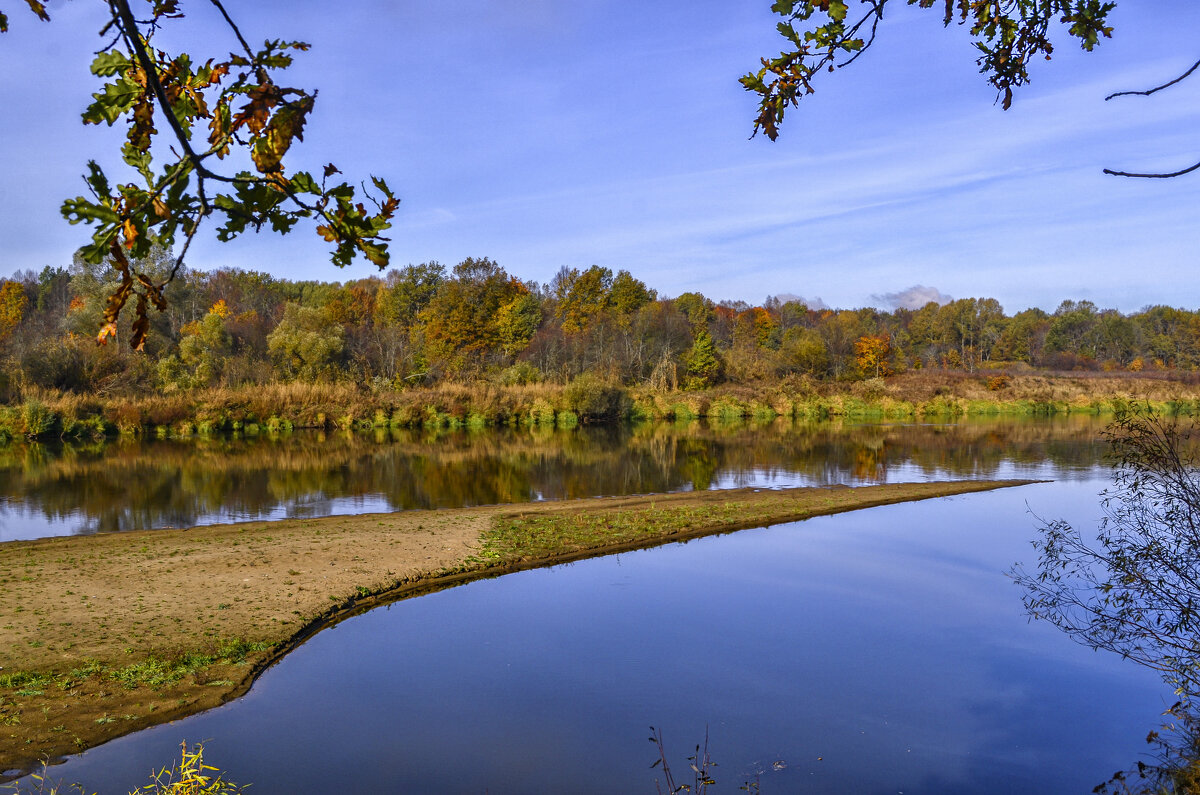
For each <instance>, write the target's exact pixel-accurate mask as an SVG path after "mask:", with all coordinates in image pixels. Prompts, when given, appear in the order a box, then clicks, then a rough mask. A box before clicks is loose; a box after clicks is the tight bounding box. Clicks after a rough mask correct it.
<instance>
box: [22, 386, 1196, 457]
mask: <svg viewBox="0 0 1200 795" xmlns="http://www.w3.org/2000/svg"><path fill="white" fill-rule="evenodd" d="M1191 375H1192V374H1188V373H1176V372H1173V371H1155V372H1147V373H1140V374H1136V375H1134V374H1120V375H1117V374H1109V373H1045V372H1005V371H990V370H989V371H981V372H976V373H965V372H961V371H914V372H910V373H905V374H902V375H897V376H892V377H889V378H886V379H885V378H870V379H867V380H864V381H852V382H820V381H814V380H812V379H809V378H807V377H788V378H784V379H782V380H779V381H774V382H756V383H752V384H724V385H721V386H717V387H714V388H711V389H703V390H666V389H663V390H655V389H651V388H648V387H644V386H641V387H637V386H634V387H627V386H622V385H619V384H613V383H608V382H604V381H602V380H600V379H598V378H596V377H594V376H588V375H585V376H581V377H579V378H577V379H575V380H574V381H571V382H569V383H566V384H553V383H536V384H515V385H505V384H499V383H493V382H489V381H478V382H468V383H444V384H441V385H439V386H435V387H426V388H411V389H403V390H394V389H391V388H390V387H389V388H382V389H368V388H365V387H363V386H359V385H355V384H348V383H330V384H326V383H317V384H308V383H299V382H293V383H274V384H263V385H259V386H253V387H243V388H240V389H225V388H214V389H197V390H190V391H181V390H177V391H174V392H170V393H165V394H150V395H146V394H143V393H138V394H135V395H103V396H100V395H81V394H75V393H58V392H51V391H47V390H38V389H31V390H26V392H25V394H24V395H23V396H22V398H21V399H20V400H19V401H18V402H16V403H14V404H11V405H7V406H0V442H2V441H3V440H5V439H9V438H13V437H27V438H31V439H49V438H68V439H89V438H99V437H102V436H114V435H118V434H121V435H130V436H140V437H161V438H166V437H190V436H197V435H199V436H206V435H210V434H219V433H229V432H235V433H241V434H244V435H257V434H277V433H284V432H287V431H290V430H292V429H295V428H320V429H327V430H328V429H334V428H340V429H345V430H350V429H354V430H365V429H381V428H382V429H387V428H484V427H489V426H491V427H497V426H516V427H530V426H533V427H552V428H573V427H575V426H577V425H579V424H580V423H599V422H609V423H611V422H628V421H631V422H638V421H657V420H671V421H690V420H694V419H700V418H703V419H706V420H707V421H708V422H710V423H718V424H719V423H729V422H740V421H742V420H751V421H755V422H768V421H771V420H775V419H778V418H785V419H808V420H824V419H829V418H838V417H844V418H848V419H901V420H912V419H919V420H924V419H936V420H945V419H954V418H958V417H973V416H1001V415H1012V416H1032V415H1043V416H1044V415H1056V414H1080V413H1082V414H1093V415H1095V414H1108V413H1112V412H1114V411H1116V410H1117V409H1118V408H1120V407H1122V406H1124V405H1127V404H1128V403H1129V402H1131V401H1139V402H1143V403H1149V404H1150V405H1151V406H1153V407H1154V408H1155V409H1156V410H1157V411H1161V412H1164V413H1170V414H1196V413H1200V383H1195V382H1194V380H1195V379H1190V378H1189V377H1190V376H1191Z"/></svg>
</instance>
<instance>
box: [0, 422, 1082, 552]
mask: <svg viewBox="0 0 1200 795" xmlns="http://www.w3.org/2000/svg"><path fill="white" fill-rule="evenodd" d="M1102 427H1103V423H1102V421H1100V420H1097V419H1095V418H1092V417H1068V418H1059V419H1054V420H1030V419H1002V420H1001V419H997V420H988V421H970V422H962V423H958V424H953V425H932V424H931V425H900V424H851V423H821V424H804V423H797V424H793V423H790V422H786V423H785V422H777V423H773V424H769V425H758V426H753V425H733V426H724V427H722V426H710V425H707V424H703V423H699V422H694V423H691V424H661V425H644V426H639V427H635V428H628V427H613V428H590V427H588V428H578V429H575V430H571V431H546V430H544V429H543V430H540V431H536V432H534V431H529V430H512V429H500V430H494V431H492V430H490V431H486V432H468V431H462V432H445V431H441V432H421V431H408V430H404V431H375V432H371V433H366V434H351V433H336V434H329V435H326V434H319V433H296V434H293V435H287V436H284V437H280V438H268V437H259V438H250V439H234V438H226V439H196V440H184V441H176V440H151V441H134V440H130V439H118V440H114V441H112V442H110V443H107V444H105V443H99V444H90V445H86V446H74V445H69V444H54V445H51V444H19V443H17V444H12V445H9V446H8V447H5V448H2V449H0V497H2V498H4V499H7V500H8V501H9V504H10V506H12V505H16V506H21V507H20V508H19V510H23V511H24V512H25V513H26V514H33V515H34V516H40V517H42V518H43V519H44V520H45V522H46V523H47V524H53V525H56V526H58V527H59V528H60V529H59V532H64V531H71V532H91V531H97V530H103V531H110V530H125V529H134V528H148V527H165V526H183V525H189V524H195V523H197V522H201V521H211V520H213V519H216V518H228V517H232V516H236V517H240V518H253V517H258V516H265V515H269V514H271V513H272V512H275V511H278V510H280V509H281V508H282V509H284V510H288V511H309V512H313V513H321V512H327V511H328V510H329V505H330V504H331V502H332V501H334V500H339V499H347V498H349V499H353V498H362V499H367V500H372V501H373V502H372V504H377V505H379V506H380V507H384V506H387V507H391V508H393V509H412V508H441V507H457V506H467V505H481V504H494V503H511V502H522V501H528V500H534V499H565V498H574V497H587V496H596V495H606V494H632V493H647V492H661V491H675V490H679V489H687V488H695V489H707V488H713V487H716V486H719V485H735V484H736V483H738V482H743V481H744V480H745V479H746V478H755V479H756V482H761V481H762V480H763V479H766V480H767V481H769V482H777V483H795V484H822V483H859V482H878V481H884V480H887V479H889V478H892V479H906V480H907V479H913V478H914V477H929V478H933V477H968V478H970V477H976V478H987V477H994V476H997V475H1003V474H1012V472H1014V471H1015V472H1018V473H1019V472H1021V471H1035V470H1037V469H1038V468H1039V467H1043V466H1045V465H1046V464H1047V463H1049V464H1050V465H1052V466H1053V467H1054V469H1055V470H1057V471H1058V472H1060V473H1061V472H1064V471H1065V472H1071V471H1086V470H1090V469H1092V468H1094V467H1095V466H1096V465H1098V464H1099V463H1100V462H1101V460H1102V455H1103V451H1104V447H1103V443H1102V442H1101V441H1100V439H1099V436H1098V434H1099V431H1100V430H1101V428H1102ZM1006 468H1007V469H1006ZM8 510H13V509H12V508H11V507H10V508H8ZM2 516H3V514H2V513H0V518H2Z"/></svg>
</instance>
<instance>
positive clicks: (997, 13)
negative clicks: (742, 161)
mask: <svg viewBox="0 0 1200 795" xmlns="http://www.w3.org/2000/svg"><path fill="white" fill-rule="evenodd" d="M899 2H900V0H857V2H855V0H776V1H775V2H774V3H773V4H772V5H771V10H772V11H774V12H775V13H776V14H778V15H779V16H780V17H782V18H783V21H782V22H779V23H778V24H777V25H776V29H777V30H778V31H779V34H780V35H781V36H783V38H784V39H786V40H787V44H786V45H785V49H784V50H783V52H781V53H780V54H779V55H778V56H776V57H774V58H762V59H760V62H761V67H760V68H759V69H758V70H757V71H754V72H750V73H748V74H746V75H744V76H743V77H742V78H741V80H740V82H741V84H742V86H744V87H745V89H746V90H747V91H750V92H753V93H755V94H757V95H758V97H759V105H758V115H757V116H756V117H755V119H754V133H753V134H754V135H757V134H758V133H759V132H763V133H764V134H766V136H767V137H768V138H770V139H771V140H772V141H774V140H775V139H776V138H777V137H778V136H779V126H780V125H781V124H782V123H783V117H784V114H785V113H786V112H787V110H788V109H789V108H791V107H795V106H796V105H797V104H798V103H799V102H800V100H801V98H803V97H805V96H807V95H808V94H811V93H813V91H814V90H815V89H814V86H813V81H814V80H815V79H816V77H817V75H819V74H820V73H822V72H832V71H834V70H835V69H838V68H840V67H843V66H848V65H849V64H851V63H853V62H854V61H855V60H857V59H858V58H859V56H861V55H862V54H863V53H864V52H866V51H867V49H869V48H870V47H871V45H872V44H874V42H875V37H876V34H877V33H878V31H879V25H880V23H881V22H882V21H883V14H884V10H885V9H886V8H887V7H888V5H889V3H892V4H893V5H895V4H898V3H899ZM905 2H906V3H907V4H908V5H915V6H919V7H921V8H932V7H934V6H939V7H940V8H941V9H942V12H943V14H942V24H943V25H945V26H947V27H949V26H950V25H951V24H952V23H957V24H959V25H965V26H967V27H968V30H969V31H970V35H971V38H972V39H973V40H974V45H975V49H976V50H977V52H978V57H977V58H976V61H975V62H976V64H977V65H978V66H979V71H980V72H981V73H982V74H983V75H985V76H986V77H987V80H988V82H989V83H990V84H991V85H992V86H993V87H994V88H995V89H996V94H997V100H998V101H999V102H1000V103H1001V105H1002V106H1003V107H1004V109H1005V110H1007V109H1008V108H1009V107H1010V106H1011V105H1012V100H1013V90H1014V89H1016V88H1020V87H1021V86H1024V85H1026V84H1027V83H1028V82H1029V65H1030V63H1032V62H1033V61H1035V60H1038V59H1044V60H1050V58H1051V56H1052V55H1053V53H1054V43H1053V40H1052V39H1053V33H1054V31H1055V29H1056V27H1061V29H1063V31H1064V32H1065V33H1066V35H1067V36H1069V37H1071V38H1074V39H1076V40H1078V42H1079V46H1080V47H1082V48H1083V49H1084V50H1086V51H1088V52H1091V51H1092V50H1094V49H1095V48H1096V45H1098V44H1099V43H1100V40H1101V39H1106V38H1111V37H1112V31H1113V28H1112V26H1110V25H1109V24H1108V20H1109V15H1110V13H1111V12H1112V11H1113V9H1115V8H1116V5H1117V4H1116V2H1115V1H1114V2H1104V1H1103V0H1009V2H1003V3H998V2H991V1H990V0H905ZM1198 68H1200V61H1198V62H1196V63H1195V64H1193V65H1192V66H1191V67H1190V68H1189V69H1187V70H1186V71H1184V72H1183V73H1181V74H1180V75H1178V76H1177V77H1175V78H1174V79H1172V80H1169V81H1167V82H1165V83H1163V84H1162V85H1159V86H1155V87H1154V88H1151V89H1148V90H1145V91H1118V92H1116V93H1114V94H1110V95H1109V96H1107V97H1105V99H1106V100H1109V99H1113V98H1115V97H1122V96H1130V95H1141V96H1149V95H1151V94H1155V93H1157V92H1159V91H1162V90H1163V89H1166V88H1169V87H1171V86H1173V85H1176V84H1177V83H1179V82H1181V81H1183V80H1185V79H1187V78H1188V77H1189V76H1190V75H1191V74H1192V73H1193V72H1195V71H1196V70H1197V69H1198ZM1197 169H1200V163H1196V164H1194V165H1191V166H1189V167H1187V168H1183V169H1178V170H1175V171H1169V172H1151V173H1139V172H1130V171H1117V170H1113V169H1108V168H1106V169H1104V173H1105V174H1111V175H1113V176H1120V177H1143V178H1159V179H1161V178H1170V177H1178V176H1182V175H1184V174H1188V173H1190V172H1192V171H1195V170H1197Z"/></svg>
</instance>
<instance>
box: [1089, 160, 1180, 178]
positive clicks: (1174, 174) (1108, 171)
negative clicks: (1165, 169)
mask: <svg viewBox="0 0 1200 795" xmlns="http://www.w3.org/2000/svg"><path fill="white" fill-rule="evenodd" d="M1198 168H1200V163H1193V164H1192V165H1190V166H1188V167H1187V168H1185V169H1182V170H1180V171H1172V172H1171V173H1169V174H1135V173H1132V172H1129V171H1113V170H1112V169H1111V168H1106V169H1104V173H1105V174H1109V175H1111V176H1114V177H1137V178H1140V179H1171V178H1172V177H1182V176H1183V175H1184V174H1190V173H1192V172H1193V171H1195V170H1196V169H1198Z"/></svg>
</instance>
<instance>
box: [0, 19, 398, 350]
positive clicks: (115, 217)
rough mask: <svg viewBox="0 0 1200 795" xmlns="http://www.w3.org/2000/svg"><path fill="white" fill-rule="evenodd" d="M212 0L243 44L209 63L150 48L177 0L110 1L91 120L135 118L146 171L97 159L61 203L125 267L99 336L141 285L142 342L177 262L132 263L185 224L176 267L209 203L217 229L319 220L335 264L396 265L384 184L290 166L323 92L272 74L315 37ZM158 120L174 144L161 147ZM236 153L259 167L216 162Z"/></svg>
mask: <svg viewBox="0 0 1200 795" xmlns="http://www.w3.org/2000/svg"><path fill="white" fill-rule="evenodd" d="M209 1H210V2H211V3H212V4H213V6H215V7H216V8H217V9H218V10H219V12H220V14H221V16H222V18H223V19H224V20H225V22H226V23H227V24H228V26H229V28H230V29H231V30H232V31H233V33H234V34H235V35H236V38H237V40H238V42H239V43H240V45H241V49H242V51H241V52H238V53H232V54H230V55H229V56H228V58H226V59H224V60H217V59H212V58H210V59H207V60H205V61H204V62H203V63H200V62H199V61H198V60H195V61H194V60H193V57H192V56H191V55H189V54H187V53H180V54H178V55H170V54H168V53H166V52H164V51H163V50H159V49H157V48H155V47H154V46H152V40H153V37H154V34H155V33H156V32H157V31H158V30H159V29H160V27H161V26H163V25H164V24H166V23H167V22H168V21H169V20H176V19H179V18H181V17H183V13H182V11H181V8H180V3H179V1H178V0H144V3H139V4H138V5H139V7H140V6H141V5H143V4H144V5H146V6H148V8H147V9H141V8H140V13H139V15H137V16H135V15H134V13H133V10H132V9H131V7H130V0H108V6H109V11H110V18H109V19H108V22H107V24H106V25H105V26H104V28H103V29H102V30H101V31H100V33H101V35H102V36H103V37H105V38H106V41H107V46H106V47H105V48H104V49H103V50H102V51H101V52H100V53H99V54H98V55H97V56H96V58H95V60H94V61H93V63H92V73H93V74H95V75H96V76H98V77H100V78H102V79H104V80H105V81H106V82H105V83H104V86H103V87H102V89H101V90H100V91H98V92H96V93H95V94H94V95H93V102H92V104H91V105H89V106H88V108H87V109H86V110H85V111H84V113H83V121H84V123H85V124H100V123H105V124H109V125H113V124H117V123H122V124H124V125H126V126H127V133H126V140H125V143H124V145H123V146H122V148H121V159H122V160H123V161H124V163H125V165H126V166H128V167H129V168H130V169H132V171H133V172H135V173H136V175H137V178H140V179H137V178H135V181H130V182H125V183H121V184H115V185H114V184H112V183H110V181H109V179H108V177H107V175H106V174H105V172H104V170H103V169H102V168H101V167H100V165H99V164H97V163H95V162H90V163H88V173H87V174H86V175H85V176H84V181H85V182H86V184H87V186H88V190H89V193H90V194H91V195H90V196H78V197H76V198H73V199H69V200H67V201H66V202H64V203H63V206H62V213H63V215H64V216H65V217H66V218H67V220H68V221H70V222H71V223H73V224H75V223H80V222H83V223H86V224H90V225H93V226H94V227H95V229H94V231H93V233H92V240H91V243H89V244H88V245H86V246H84V247H83V248H82V249H81V250H80V253H81V255H82V256H83V257H84V258H85V259H86V260H87V261H89V262H93V263H99V262H101V261H103V260H105V259H106V258H108V259H109V260H110V262H111V264H112V265H113V267H114V268H115V269H116V270H117V272H118V274H119V275H120V279H121V282H120V285H119V287H118V288H117V289H116V290H115V291H114V292H113V293H112V295H111V296H110V298H109V301H108V305H107V307H106V309H105V313H104V320H105V325H104V327H103V328H102V329H101V331H100V334H99V336H98V339H99V340H100V341H101V342H103V341H105V340H106V339H107V338H109V337H110V336H112V335H114V334H115V332H116V323H117V319H118V317H119V316H120V313H121V311H122V310H123V309H124V307H125V306H126V304H127V303H128V302H129V301H130V299H133V298H135V297H136V305H135V309H134V315H135V317H134V321H133V326H132V329H131V335H130V345H131V346H132V347H133V348H135V349H140V348H141V347H142V345H143V344H144V341H145V335H146V332H147V330H148V328H149V320H148V317H147V310H148V308H149V306H151V305H152V306H155V307H156V308H158V309H160V310H161V309H162V308H163V307H164V306H165V302H166V299H165V297H164V295H163V290H164V288H165V287H166V285H167V284H168V283H169V282H170V281H171V278H172V277H173V276H174V274H175V271H172V273H171V274H170V275H169V276H168V277H167V278H166V279H165V280H164V281H161V282H155V281H154V280H152V279H151V278H149V277H148V276H147V275H146V274H144V273H141V272H139V271H137V270H136V268H135V267H134V266H133V265H131V263H135V262H136V261H137V260H139V259H141V258H143V257H145V256H146V254H148V253H149V251H150V249H151V247H152V246H153V245H155V244H159V245H162V246H166V247H171V246H173V245H174V244H175V243H176V241H177V238H178V237H180V236H182V238H183V244H182V248H181V249H180V253H179V256H178V257H177V263H176V269H177V268H178V263H179V262H182V260H183V258H184V256H185V255H186V253H187V249H188V245H189V244H190V243H191V240H192V238H193V236H194V235H195V234H196V231H197V229H198V228H199V226H200V224H201V222H202V221H203V220H204V219H205V218H206V217H208V216H209V215H213V214H219V215H220V216H223V219H224V220H223V223H222V224H221V225H220V226H219V227H218V228H217V237H218V239H220V240H231V239H233V238H234V237H237V236H238V235H239V234H241V233H242V232H244V231H245V230H246V229H248V228H253V229H254V230H255V231H258V230H261V229H262V228H263V227H269V228H270V229H271V230H273V231H275V232H279V233H280V234H286V233H287V232H290V231H291V230H292V228H293V227H294V226H295V225H296V224H297V223H298V222H299V221H300V220H301V219H306V218H312V219H314V220H315V221H316V222H317V224H316V232H317V233H318V234H319V235H320V236H321V237H322V238H324V239H325V240H326V241H327V242H329V243H331V244H333V252H332V257H331V259H332V261H333V263H334V264H335V265H339V266H344V265H347V264H349V263H350V261H351V260H352V259H353V258H354V257H355V256H356V255H357V254H361V255H363V256H364V257H365V258H366V259H367V260H369V261H370V262H372V263H374V264H375V265H377V266H379V267H380V268H383V267H386V266H387V264H388V251H387V238H386V237H384V236H383V232H384V231H385V230H387V229H388V228H389V227H390V225H391V218H392V216H393V215H394V214H395V212H396V209H397V208H398V206H399V200H398V199H397V198H396V197H395V196H394V195H393V193H392V191H391V190H390V189H389V188H388V186H387V183H386V182H384V181H383V180H382V179H379V178H375V177H372V178H371V182H372V184H373V186H374V188H375V192H374V193H372V192H370V191H368V190H367V189H366V188H365V187H364V188H363V189H362V191H361V196H362V199H360V198H359V191H358V190H357V189H356V188H355V186H354V185H352V184H350V183H348V182H336V181H331V180H332V178H333V177H334V176H335V175H337V174H340V173H341V172H340V171H338V169H337V168H336V167H335V166H333V165H332V164H331V165H328V166H326V167H325V168H324V170H323V172H322V174H321V175H320V177H319V178H318V177H314V176H313V175H312V174H309V173H308V172H304V171H296V172H291V173H289V172H288V170H287V169H286V167H285V165H284V157H285V155H286V154H287V152H288V150H289V149H290V148H291V146H292V144H293V142H295V141H301V140H303V135H304V125H305V123H306V121H307V119H308V116H309V114H310V113H311V112H312V109H313V106H314V103H315V100H316V92H315V91H313V92H311V93H310V92H308V91H305V90H303V89H298V88H290V87H284V86H280V85H279V84H277V83H276V82H275V80H274V78H273V75H274V74H275V73H278V72H280V71H282V70H286V69H287V68H288V67H289V66H291V64H292V60H293V54H294V53H295V52H297V51H303V50H306V49H308V45H307V44H305V43H303V42H294V41H279V40H275V41H266V42H265V43H264V44H263V46H262V47H261V48H259V49H254V48H252V47H250V45H249V44H247V42H246V40H245V38H244V37H243V36H242V34H241V32H240V30H238V28H237V26H236V25H235V24H234V22H233V20H232V19H231V18H230V17H229V15H228V14H227V13H226V11H225V8H224V7H223V6H222V4H221V2H220V0H209ZM26 2H27V4H28V5H29V7H30V10H31V11H33V13H35V14H36V15H37V16H38V17H40V18H41V19H43V20H49V16H48V15H47V13H46V9H45V8H44V6H43V5H42V4H41V3H39V2H36V1H35V0H26ZM6 29H7V18H5V17H4V16H3V15H0V30H6ZM163 124H165V125H166V130H165V132H166V133H167V141H169V143H168V142H159V143H158V145H157V146H156V145H155V143H156V137H157V136H159V134H160V133H162V132H164V130H160V129H159V127H160V126H161V125H163ZM156 157H158V158H160V159H161V160H162V164H161V165H159V164H156V163H155V158H156ZM227 157H229V158H231V159H233V160H238V159H241V160H242V161H243V162H244V163H246V165H248V166H252V168H253V170H250V169H249V168H243V169H241V170H237V171H235V172H233V173H229V172H228V171H222V172H219V171H217V170H215V168H216V165H215V161H220V160H224V159H225V158H227ZM139 182H140V183H141V184H138V183H139ZM214 185H216V186H218V187H217V188H214ZM222 189H223V190H222ZM364 200H365V203H364Z"/></svg>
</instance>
